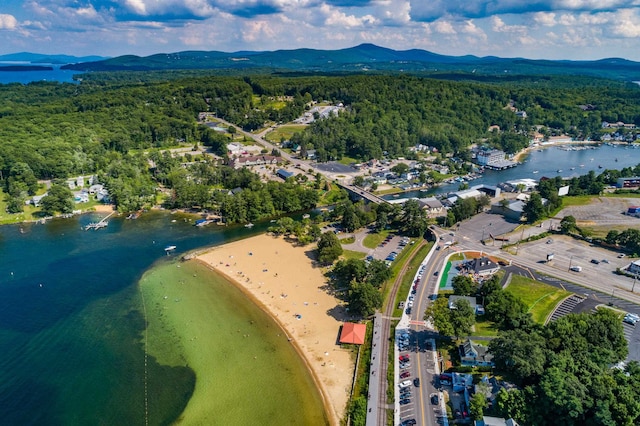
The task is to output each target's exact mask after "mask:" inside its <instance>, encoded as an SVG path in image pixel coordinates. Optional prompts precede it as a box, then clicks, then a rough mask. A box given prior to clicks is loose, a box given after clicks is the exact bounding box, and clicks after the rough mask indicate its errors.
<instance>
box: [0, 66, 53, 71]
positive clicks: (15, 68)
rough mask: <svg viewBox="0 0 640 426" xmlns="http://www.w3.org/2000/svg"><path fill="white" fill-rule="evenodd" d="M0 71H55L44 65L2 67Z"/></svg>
mask: <svg viewBox="0 0 640 426" xmlns="http://www.w3.org/2000/svg"><path fill="white" fill-rule="evenodd" d="M0 71H14V72H15V71H53V67H45V66H42V65H4V66H0Z"/></svg>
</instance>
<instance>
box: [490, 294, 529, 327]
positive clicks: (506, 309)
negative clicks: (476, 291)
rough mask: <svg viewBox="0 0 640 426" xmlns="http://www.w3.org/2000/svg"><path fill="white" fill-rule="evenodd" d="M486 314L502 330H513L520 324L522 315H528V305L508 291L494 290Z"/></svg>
mask: <svg viewBox="0 0 640 426" xmlns="http://www.w3.org/2000/svg"><path fill="white" fill-rule="evenodd" d="M485 312H486V314H487V318H489V319H490V320H491V321H493V322H495V323H497V324H498V326H499V327H500V328H503V329H512V328H516V327H515V326H516V324H519V321H520V320H521V316H522V315H527V305H525V304H524V302H523V301H522V300H521V299H520V298H518V297H516V296H514V295H513V294H512V293H509V292H508V291H504V290H502V289H494V291H492V292H491V294H489V295H488V296H487V299H486V306H485Z"/></svg>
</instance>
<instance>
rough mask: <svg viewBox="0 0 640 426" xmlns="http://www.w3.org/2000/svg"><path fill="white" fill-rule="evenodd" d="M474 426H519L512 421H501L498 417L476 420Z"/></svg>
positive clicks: (485, 417)
mask: <svg viewBox="0 0 640 426" xmlns="http://www.w3.org/2000/svg"><path fill="white" fill-rule="evenodd" d="M475 426H519V425H518V423H517V422H516V421H515V420H513V419H507V420H505V419H501V418H500V417H489V416H484V417H482V420H476V422H475Z"/></svg>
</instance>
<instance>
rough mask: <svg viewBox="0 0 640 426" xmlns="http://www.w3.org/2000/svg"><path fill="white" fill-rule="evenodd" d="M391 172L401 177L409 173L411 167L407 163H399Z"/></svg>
mask: <svg viewBox="0 0 640 426" xmlns="http://www.w3.org/2000/svg"><path fill="white" fill-rule="evenodd" d="M391 171H392V172H393V173H394V174H396V175H398V176H401V175H403V174H405V173H407V172H408V171H409V166H408V165H406V164H405V163H398V164H396V165H395V166H393V167H392V168H391Z"/></svg>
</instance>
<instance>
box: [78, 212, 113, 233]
mask: <svg viewBox="0 0 640 426" xmlns="http://www.w3.org/2000/svg"><path fill="white" fill-rule="evenodd" d="M114 214H116V212H111V213H109V214H108V215H107V216H105V217H104V218H102V219H101V220H100V221H99V222H91V223H90V224H88V225H87V226H85V227H84V230H85V231H88V230H89V229H102V228H106V227H107V225H109V222H107V219H109V218H110V217H111V216H113V215H114Z"/></svg>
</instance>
